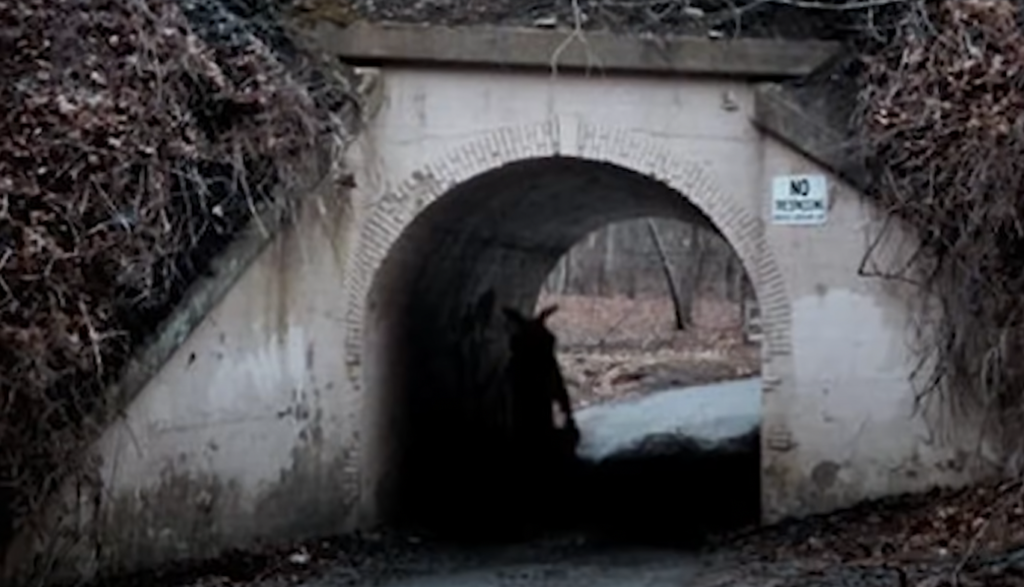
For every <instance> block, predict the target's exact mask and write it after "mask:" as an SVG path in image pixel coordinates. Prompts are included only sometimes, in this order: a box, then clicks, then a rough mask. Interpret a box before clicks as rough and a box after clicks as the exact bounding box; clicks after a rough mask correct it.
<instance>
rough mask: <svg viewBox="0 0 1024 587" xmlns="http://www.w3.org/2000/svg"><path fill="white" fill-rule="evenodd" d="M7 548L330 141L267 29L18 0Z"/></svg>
mask: <svg viewBox="0 0 1024 587" xmlns="http://www.w3.org/2000/svg"><path fill="white" fill-rule="evenodd" d="M0 55H3V58H2V59H0V80H3V81H2V82H0V104H2V105H3V106H2V107H0V112H2V115H0V552H3V550H4V548H3V547H4V546H5V545H6V543H7V542H8V541H9V540H10V539H11V538H12V536H13V535H14V533H15V532H16V531H17V530H18V527H19V525H20V524H22V523H23V522H24V520H25V519H26V518H27V517H28V516H29V515H30V514H31V513H33V512H34V511H36V510H37V509H38V507H39V505H40V504H41V503H42V502H43V500H44V499H45V498H46V497H47V496H48V495H50V494H52V492H53V491H54V490H55V489H56V487H57V485H58V484H59V483H61V482H62V480H63V479H64V478H65V477H66V476H67V475H68V473H70V472H71V471H73V470H74V463H76V462H78V461H79V459H80V457H81V454H82V451H83V449H84V448H85V446H87V444H88V442H89V440H90V439H91V438H94V436H95V434H96V433H97V431H98V429H99V428H100V427H101V425H102V423H101V422H100V421H99V418H100V414H102V413H104V412H105V411H106V410H105V408H106V407H107V406H105V399H104V397H103V390H104V388H105V386H106V385H108V384H109V383H110V382H111V381H113V380H114V379H116V378H117V376H118V373H119V369H120V368H121V366H122V365H123V364H124V362H125V360H126V359H127V357H128V355H129V353H130V352H132V351H134V350H135V349H136V348H137V347H138V346H139V343H140V342H141V341H142V340H143V339H144V338H145V337H146V336H148V335H150V334H151V333H152V332H153V330H154V329H155V328H156V326H157V325H158V323H159V322H160V321H161V320H162V319H163V318H164V317H165V316H166V315H167V313H168V312H169V308H171V307H172V306H173V305H174V303H176V302H177V301H178V300H180V299H181V296H182V295H183V293H184V291H185V289H186V288H187V287H188V286H189V285H190V284H191V282H192V281H193V280H194V279H195V278H196V277H197V276H198V275H201V274H202V273H203V272H204V271H206V269H207V265H206V263H207V261H208V260H209V258H210V257H211V256H212V255H213V254H215V253H216V252H217V251H218V250H220V249H221V248H222V247H223V246H225V245H226V243H227V242H228V241H229V240H230V238H231V236H232V234H233V233H235V232H237V230H238V229H239V228H240V227H242V226H244V225H245V224H246V223H247V222H248V221H249V220H250V218H251V217H252V215H253V212H254V211H255V210H258V209H260V208H264V207H267V206H271V205H275V206H276V205H278V204H280V202H276V201H275V197H276V196H274V195H272V193H277V192H273V191H272V188H274V187H275V186H280V185H281V184H282V183H283V182H287V181H288V174H289V173H290V167H289V166H290V165H292V164H293V163H295V162H296V161H298V160H300V159H302V158H303V157H305V156H307V155H308V153H309V152H310V150H311V149H312V148H313V147H314V145H315V144H316V142H317V141H318V140H319V137H320V136H322V134H321V133H323V131H324V130H325V129H324V125H323V124H321V121H322V119H323V117H322V116H321V115H320V114H318V112H317V107H316V105H315V104H313V102H312V101H311V99H310V97H309V96H308V95H307V94H306V93H305V92H304V91H302V90H301V89H300V88H299V87H298V86H297V85H296V84H295V83H294V82H293V81H291V80H290V78H289V76H288V74H287V73H286V72H285V71H284V68H283V67H281V66H280V64H279V63H278V62H277V61H275V60H274V59H273V57H272V56H271V55H270V52H269V50H268V49H267V47H266V46H265V45H262V44H260V43H259V42H246V43H235V44H229V43H222V44H219V45H216V46H214V45H211V44H208V43H207V42H205V41H204V40H203V39H201V38H200V36H198V35H197V34H196V33H195V32H194V31H193V28H192V25H191V24H190V22H189V21H188V20H187V19H186V18H185V16H184V15H183V14H182V12H181V10H180V8H179V5H177V4H176V3H174V2H173V1H171V0H149V1H146V2H141V1H138V0H74V1H71V2H53V1H49V0H0Z"/></svg>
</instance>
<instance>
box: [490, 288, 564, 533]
mask: <svg viewBox="0 0 1024 587" xmlns="http://www.w3.org/2000/svg"><path fill="white" fill-rule="evenodd" d="M556 310H557V306H549V307H547V308H545V309H543V310H541V311H540V312H539V313H538V314H537V315H536V316H535V317H533V318H528V317H526V316H524V315H523V314H521V313H520V312H518V311H516V310H514V309H512V308H507V307H505V308H502V311H503V313H504V315H505V318H506V319H507V322H508V327H509V340H508V343H509V349H508V350H509V359H508V363H507V364H506V371H505V385H506V393H507V400H508V403H507V404H506V405H507V411H508V432H509V437H508V438H507V441H508V445H507V449H508V453H506V454H507V455H508V457H509V459H508V461H507V462H508V464H509V466H510V471H512V472H513V476H512V479H511V482H510V483H509V485H508V488H507V489H509V490H511V491H513V492H514V495H515V497H516V503H518V504H520V507H514V508H510V510H513V511H509V514H510V515H514V516H516V522H517V524H518V525H519V526H520V527H521V528H523V529H525V530H527V531H528V532H530V531H531V528H532V529H533V530H540V529H549V530H552V529H555V528H557V527H559V526H562V525H565V524H568V523H571V520H572V517H573V513H572V512H573V509H572V502H571V500H572V495H573V493H574V491H573V487H574V484H575V481H576V479H577V477H578V471H577V469H578V468H579V463H580V462H579V459H578V458H577V457H576V446H577V444H578V443H579V439H580V433H579V429H578V428H577V426H576V420H575V418H574V417H573V414H572V405H571V403H570V401H569V393H568V391H567V389H566V387H565V380H564V379H563V378H562V371H561V368H560V367H559V365H558V360H557V357H556V355H555V344H556V339H555V335H554V333H552V332H551V331H550V330H548V327H547V325H546V324H545V321H546V320H547V319H548V318H549V317H550V316H551V315H552V314H553V313H554V312H555V311H556ZM555 409H557V410H558V411H559V412H561V413H560V414H559V415H560V416H561V417H560V418H558V419H559V420H561V422H559V423H556V418H555ZM559 424H560V425H559Z"/></svg>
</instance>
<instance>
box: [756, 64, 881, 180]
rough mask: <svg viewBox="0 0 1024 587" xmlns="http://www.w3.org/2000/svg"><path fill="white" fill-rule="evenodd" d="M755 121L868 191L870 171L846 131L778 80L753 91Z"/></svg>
mask: <svg viewBox="0 0 1024 587" xmlns="http://www.w3.org/2000/svg"><path fill="white" fill-rule="evenodd" d="M752 122H753V123H754V125H755V126H757V127H758V128H759V129H761V130H762V131H763V132H766V133H768V134H770V135H772V136H773V137H775V138H776V139H778V140H780V141H782V142H784V143H786V144H787V145H789V146H790V147H792V148H793V149H795V150H797V151H798V152H800V153H801V154H803V155H804V156H806V157H808V158H809V159H811V160H813V161H815V162H816V163H818V164H820V165H822V166H824V167H825V168H827V169H828V170H829V171H832V172H833V173H835V174H836V175H838V176H839V177H841V178H842V179H843V180H845V181H847V182H849V183H850V185H852V186H853V187H855V188H857V189H858V190H860V191H861V192H865V191H867V188H868V186H869V185H870V177H869V174H868V171H867V169H866V168H865V166H864V163H863V161H861V160H860V159H858V158H857V157H856V156H855V153H854V149H853V145H852V144H851V143H850V139H849V137H847V136H846V133H844V132H843V131H842V130H841V129H836V128H834V127H833V126H831V125H829V124H827V123H825V122H824V121H822V120H820V119H819V118H818V117H815V116H812V115H811V114H810V113H808V112H807V109H806V108H804V107H803V106H802V105H800V104H799V103H798V102H797V101H796V100H795V99H794V98H793V97H792V96H790V95H789V92H788V91H787V90H786V88H784V87H782V86H780V85H778V84H761V85H759V86H758V87H757V88H756V90H755V93H754V114H753V117H752Z"/></svg>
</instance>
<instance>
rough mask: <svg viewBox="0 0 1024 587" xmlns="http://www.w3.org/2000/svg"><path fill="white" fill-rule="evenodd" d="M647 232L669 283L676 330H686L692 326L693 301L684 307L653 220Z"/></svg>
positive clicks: (687, 302)
mask: <svg viewBox="0 0 1024 587" xmlns="http://www.w3.org/2000/svg"><path fill="white" fill-rule="evenodd" d="M647 231H648V232H649V233H650V235H651V242H652V243H654V250H655V252H657V254H658V260H659V261H660V263H661V269H662V271H663V272H664V273H665V281H666V282H667V283H668V293H669V295H670V296H671V297H672V310H673V312H674V314H675V319H676V330H684V329H686V327H687V326H689V324H690V322H689V318H690V316H691V314H692V313H693V299H692V297H691V298H690V299H689V300H687V301H686V307H684V300H683V299H681V297H680V296H679V289H678V288H677V284H676V278H675V275H673V271H672V265H671V264H670V263H669V261H668V257H667V256H666V255H665V247H664V246H662V243H661V235H660V234H658V227H656V226H655V225H654V221H653V220H648V221H647Z"/></svg>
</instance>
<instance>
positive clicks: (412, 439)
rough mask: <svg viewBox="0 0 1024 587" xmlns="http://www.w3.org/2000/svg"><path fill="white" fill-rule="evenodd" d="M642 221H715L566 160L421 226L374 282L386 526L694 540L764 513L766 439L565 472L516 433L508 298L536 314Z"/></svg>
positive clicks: (373, 358) (500, 181)
mask: <svg viewBox="0 0 1024 587" xmlns="http://www.w3.org/2000/svg"><path fill="white" fill-rule="evenodd" d="M641 217H662V218H676V219H679V220H683V221H687V222H699V223H704V224H705V225H707V226H709V227H710V226H711V222H710V221H709V220H708V218H707V217H706V216H704V214H703V213H702V212H701V211H700V210H698V209H697V208H696V207H694V206H693V205H692V204H691V203H690V202H689V201H688V200H687V199H686V198H685V197H683V196H682V195H681V194H679V193H678V192H676V191H674V190H673V189H672V188H670V187H668V186H667V185H665V184H663V183H661V182H659V181H657V180H655V179H652V178H649V177H646V176H643V175H640V174H637V173H635V172H633V171H630V170H626V169H623V168H620V167H617V166H614V165H611V164H606V163H600V162H593V161H587V160H581V159H575V158H567V157H555V158H540V159H528V160H523V161H518V162H515V163H511V164H508V165H505V166H503V167H501V168H499V169H496V170H493V171H490V172H487V173H485V174H482V175H479V176H477V177H475V178H473V179H471V180H469V181H466V182H464V183H462V184H460V185H457V186H455V187H454V188H453V189H451V190H450V191H449V192H448V193H447V194H446V195H445V196H443V197H441V198H439V199H438V200H437V201H436V202H434V203H432V204H430V205H429V206H428V207H427V208H426V209H425V210H424V211H423V212H422V213H421V214H420V215H419V216H418V217H417V218H416V219H415V220H414V221H413V223H412V224H411V225H410V226H409V227H408V228H407V229H406V231H405V232H404V233H403V235H402V236H401V237H400V238H399V240H398V242H397V243H396V244H395V245H394V246H393V247H392V249H391V250H390V251H389V253H388V256H387V258H386V260H385V262H384V264H383V266H382V267H381V269H380V270H379V271H378V273H377V275H376V277H375V280H374V283H373V285H372V287H371V291H370V294H369V300H368V307H369V313H368V318H367V325H366V329H365V334H364V336H365V337H366V338H365V341H364V345H365V347H364V348H365V353H366V355H365V357H366V359H365V360H366V365H365V367H366V372H365V377H366V382H365V389H366V390H367V391H368V393H369V397H370V398H372V399H371V400H370V401H371V402H372V403H371V406H372V408H371V413H372V416H373V420H372V425H371V428H370V429H371V431H372V434H371V437H370V438H368V441H369V443H370V447H371V454H372V457H371V461H372V468H371V469H369V475H371V477H372V479H373V482H372V486H373V488H374V489H373V491H374V501H375V503H376V506H377V513H378V516H379V518H380V519H381V520H382V521H383V522H384V523H385V524H388V525H392V526H403V527H413V528H417V529H419V530H421V531H426V532H431V533H434V534H440V535H446V536H450V537H466V538H472V539H474V540H479V539H484V538H494V539H506V538H517V537H523V536H525V535H528V534H531V533H533V532H537V531H550V530H552V529H553V528H584V529H587V530H588V531H589V530H593V531H594V532H606V533H609V534H615V535H616V536H623V537H626V536H628V537H630V538H631V539H632V538H637V539H643V538H652V539H653V538H655V537H659V536H660V537H662V538H664V539H666V540H676V539H678V540H687V539H689V538H688V537H692V536H693V535H697V534H699V533H701V532H703V531H706V530H708V529H713V528H712V527H717V526H719V525H722V526H727V525H736V524H741V523H750V522H756V520H757V517H758V515H759V503H760V502H759V500H760V487H759V483H760V470H759V463H760V456H759V452H758V449H757V447H758V445H759V439H758V438H756V437H752V438H750V439H748V441H746V442H745V443H744V446H742V447H738V448H737V450H736V451H734V452H733V453H730V454H729V455H726V456H724V457H722V456H719V457H717V458H715V459H709V458H706V457H704V456H701V455H700V454H699V451H697V450H696V449H694V450H689V448H690V447H680V446H661V447H647V449H646V452H645V456H644V458H643V459H631V458H625V457H624V458H621V459H618V460H612V461H609V462H602V463H598V464H594V463H584V462H571V463H560V464H559V465H557V466H553V465H552V464H551V463H550V462H547V461H545V460H544V459H538V458H536V457H535V455H533V454H529V455H528V454H526V453H525V452H524V451H523V450H518V449H517V448H516V446H514V445H510V443H509V442H507V441H506V439H507V437H508V436H507V434H504V433H505V432H507V430H505V429H504V427H508V426H510V425H509V424H508V422H507V421H505V419H503V417H504V414H503V409H502V405H503V404H502V397H501V394H502V392H500V391H496V390H499V389H503V388H501V386H500V384H499V383H496V382H498V381H499V380H501V379H502V377H503V371H502V366H503V365H504V364H505V361H506V358H507V354H506V353H507V351H506V346H507V345H506V340H507V336H508V335H507V329H508V325H507V324H506V323H505V322H504V321H503V320H502V319H501V316H502V313H501V311H500V308H501V307H503V306H508V307H511V308H515V309H517V310H519V311H520V312H523V313H525V314H527V315H532V313H533V309H534V305H535V304H536V301H537V299H538V295H539V292H540V290H541V286H542V284H543V282H544V280H545V279H546V277H547V275H548V273H549V272H550V271H551V269H552V268H553V267H554V266H555V264H556V263H557V261H558V259H559V258H560V257H561V256H562V255H563V254H565V253H566V252H567V251H568V250H569V249H570V248H571V247H572V246H573V245H574V244H575V243H576V242H577V241H579V240H581V239H582V238H584V237H585V236H586V235H587V234H588V233H590V232H592V231H594V230H596V229H598V228H600V227H602V226H605V225H607V224H610V223H613V222H619V221H623V220H628V219H633V218H641ZM489 295H491V296H493V299H491V298H489V297H488V296H489ZM488 302H493V303H490V304H489V303H488ZM679 454H687V455H689V456H688V457H686V459H684V460H682V461H681V460H680V458H679ZM712 503H714V504H718V506H720V507H716V506H713V505H711V504H712Z"/></svg>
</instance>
